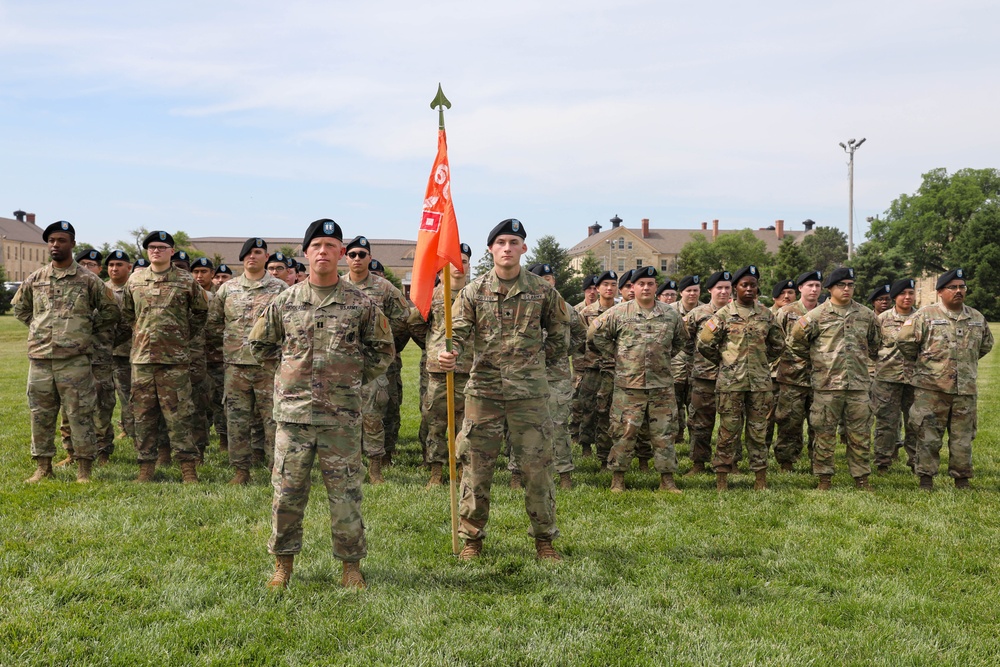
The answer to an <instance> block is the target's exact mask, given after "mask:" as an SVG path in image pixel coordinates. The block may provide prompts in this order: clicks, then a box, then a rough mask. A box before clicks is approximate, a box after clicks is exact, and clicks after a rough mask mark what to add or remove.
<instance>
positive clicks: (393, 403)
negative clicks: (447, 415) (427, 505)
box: [368, 259, 423, 466]
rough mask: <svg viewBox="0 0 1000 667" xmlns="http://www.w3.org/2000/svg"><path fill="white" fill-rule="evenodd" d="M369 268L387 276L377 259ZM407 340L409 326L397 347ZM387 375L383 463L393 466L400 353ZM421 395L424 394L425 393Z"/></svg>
mask: <svg viewBox="0 0 1000 667" xmlns="http://www.w3.org/2000/svg"><path fill="white" fill-rule="evenodd" d="M368 270H369V271H371V272H372V273H374V274H375V275H376V276H378V277H379V278H385V267H384V266H383V265H382V262H380V261H378V260H377V259H372V261H371V262H369V263H368ZM386 280H388V278H386ZM390 282H392V281H390ZM407 341H409V327H407V328H406V331H405V333H404V334H403V339H402V340H401V342H398V343H397V345H398V346H399V347H398V348H397V349H401V348H402V347H405V345H406V342H407ZM385 377H386V379H387V380H389V402H388V403H386V406H385V414H384V416H383V419H382V423H383V425H384V427H385V456H383V457H382V465H383V466H391V465H392V455H393V454H395V453H396V445H397V444H398V442H399V426H400V418H399V412H400V410H401V409H402V407H403V357H402V356H400V353H397V354H396V358H395V359H393V360H392V363H391V364H389V370H388V371H386V374H385ZM420 395H421V396H423V394H420Z"/></svg>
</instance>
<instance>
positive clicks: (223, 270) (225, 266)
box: [215, 264, 233, 276]
mask: <svg viewBox="0 0 1000 667" xmlns="http://www.w3.org/2000/svg"><path fill="white" fill-rule="evenodd" d="M220 273H225V274H227V275H230V276H231V275H233V270H232V269H230V268H229V265H228V264H219V268H217V269H216V270H215V275H219V274H220Z"/></svg>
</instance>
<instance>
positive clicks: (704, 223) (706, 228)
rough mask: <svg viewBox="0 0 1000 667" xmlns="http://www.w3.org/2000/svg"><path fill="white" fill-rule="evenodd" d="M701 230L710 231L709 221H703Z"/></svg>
mask: <svg viewBox="0 0 1000 667" xmlns="http://www.w3.org/2000/svg"><path fill="white" fill-rule="evenodd" d="M701 231H703V232H707V231H708V223H707V222H703V223H701Z"/></svg>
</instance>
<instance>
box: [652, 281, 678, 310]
mask: <svg viewBox="0 0 1000 667" xmlns="http://www.w3.org/2000/svg"><path fill="white" fill-rule="evenodd" d="M656 300H657V301H659V302H660V303H665V304H667V305H668V306H669V305H670V304H672V303H677V281H676V280H666V281H664V282H663V284H662V285H660V286H659V287H658V288H656Z"/></svg>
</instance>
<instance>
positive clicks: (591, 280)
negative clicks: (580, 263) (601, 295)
mask: <svg viewBox="0 0 1000 667" xmlns="http://www.w3.org/2000/svg"><path fill="white" fill-rule="evenodd" d="M591 287H597V276H587V277H586V278H584V279H583V291H584V292H586V291H587V290H589V289H590V288H591Z"/></svg>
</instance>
